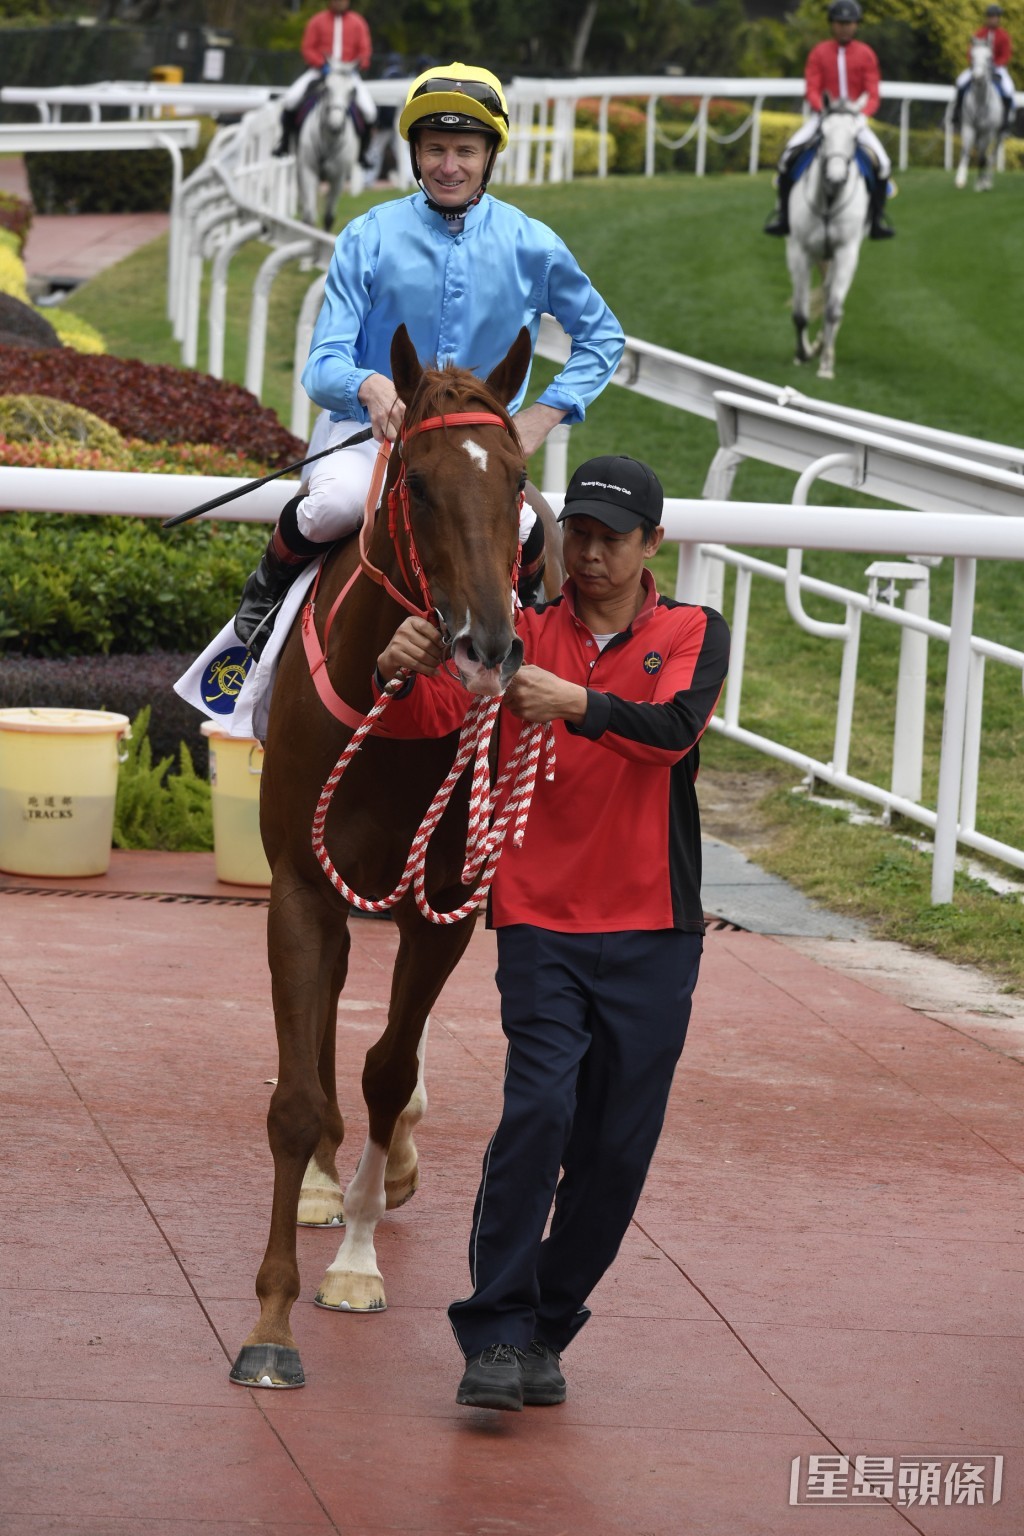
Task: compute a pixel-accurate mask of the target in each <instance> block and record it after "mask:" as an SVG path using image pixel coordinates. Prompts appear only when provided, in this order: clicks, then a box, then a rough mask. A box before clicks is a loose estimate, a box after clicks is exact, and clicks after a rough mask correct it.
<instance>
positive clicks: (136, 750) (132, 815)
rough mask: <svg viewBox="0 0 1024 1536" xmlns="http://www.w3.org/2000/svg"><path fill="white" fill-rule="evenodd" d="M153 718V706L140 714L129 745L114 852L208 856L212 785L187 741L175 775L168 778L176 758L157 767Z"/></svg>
mask: <svg viewBox="0 0 1024 1536" xmlns="http://www.w3.org/2000/svg"><path fill="white" fill-rule="evenodd" d="M149 714H150V712H149V708H148V706H147V707H146V708H145V709H142V710H140V711H139V713H138V714H137V715H136V717H135V719H134V720H133V721H132V733H131V736H130V737H129V738H128V739H127V740H126V741H125V751H126V752H127V758H126V760H125V761H124V762H123V763H122V764H121V768H120V772H119V773H118V776H117V799H116V802H115V805H114V847H115V848H164V849H168V850H170V851H171V852H175V853H203V852H208V851H209V850H210V849H211V848H212V847H213V813H212V809H211V803H210V786H209V784H208V783H207V782H206V781H205V779H201V778H199V776H198V775H197V773H196V771H195V769H194V767H193V766H192V758H191V755H190V753H189V750H188V747H187V746H186V745H185V743H184V742H182V744H181V747H180V748H179V752H178V772H177V773H176V774H170V773H169V769H170V767H171V758H169V757H163V758H160V760H159V761H158V762H155V763H154V761H153V752H152V748H151V747H150V744H149V740H148V736H147V731H148V728H149Z"/></svg>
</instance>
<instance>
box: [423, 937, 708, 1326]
mask: <svg viewBox="0 0 1024 1536" xmlns="http://www.w3.org/2000/svg"><path fill="white" fill-rule="evenodd" d="M702 948H703V941H702V939H701V936H700V935H699V934H694V933H680V932H678V931H676V930H674V929H661V930H657V931H655V932H636V931H629V932H620V933H596V934H576V933H554V932H552V931H551V930H550V929H545V928H534V927H528V926H525V925H519V926H515V927H510V928H499V930H498V972H497V981H498V988H499V991H500V992H501V1023H502V1028H503V1030H504V1032H505V1035H506V1037H507V1039H508V1056H507V1062H506V1069H505V1096H504V1107H503V1109H502V1114H501V1120H500V1122H499V1124H498V1129H497V1130H496V1131H495V1133H494V1135H493V1137H492V1138H491V1142H490V1145H489V1146H488V1148H487V1150H486V1152H485V1154H484V1163H483V1176H482V1178H481V1182H480V1188H479V1190H478V1192H477V1197H476V1205H475V1208H474V1211H473V1226H472V1230H471V1232H470V1240H469V1268H470V1276H471V1279H472V1283H473V1287H474V1289H473V1294H472V1295H471V1296H469V1297H468V1298H467V1299H466V1300H465V1301H456V1302H453V1303H452V1305H451V1306H450V1307H449V1309H448V1316H449V1318H450V1319H451V1324H452V1328H453V1330H454V1333H455V1337H456V1339H457V1340H458V1342H459V1345H460V1347H461V1348H462V1350H463V1353H464V1354H466V1355H474V1354H477V1353H478V1352H479V1351H480V1350H482V1349H486V1348H487V1347H488V1346H489V1345H491V1344H514V1345H515V1346H516V1347H517V1348H519V1349H526V1348H527V1346H528V1345H529V1343H530V1341H531V1340H532V1339H534V1338H540V1339H543V1340H544V1342H545V1343H546V1344H549V1345H550V1346H551V1347H552V1348H553V1349H556V1350H558V1351H561V1350H562V1349H564V1348H565V1346H566V1345H567V1344H568V1343H569V1341H570V1340H571V1339H572V1338H573V1337H574V1336H575V1334H576V1333H578V1331H579V1330H580V1328H582V1327H583V1324H584V1323H585V1322H586V1320H587V1318H588V1317H589V1316H590V1313H589V1311H588V1310H587V1308H586V1306H585V1305H584V1303H585V1301H586V1299H587V1297H588V1296H589V1295H590V1293H591V1291H592V1290H593V1288H594V1286H595V1285H596V1284H597V1282H598V1280H599V1279H600V1278H601V1276H602V1275H603V1274H604V1272H605V1270H606V1269H607V1268H608V1267H609V1265H610V1264H611V1263H612V1261H613V1259H614V1258H615V1255H616V1253H617V1252H618V1250H619V1245H620V1244H621V1242H622V1239H623V1237H624V1236H625V1233H626V1229H627V1227H628V1226H629V1223H630V1221H631V1219H632V1217H633V1213H634V1211H635V1210H636V1206H637V1201H638V1200H639V1198H640V1192H641V1190H642V1188H643V1184H644V1179H645V1178H646V1177H647V1170H648V1167H649V1166H650V1162H651V1158H652V1156H653V1155H654V1149H655V1146H656V1145H657V1141H658V1137H659V1135H660V1133H661V1127H662V1124H663V1122H664V1118H665V1107H666V1104H667V1102H668V1094H669V1089H670V1087H671V1085H672V1075H673V1072H674V1070H675V1066H676V1062H677V1061H678V1060H679V1054H680V1052H681V1051H682V1048H683V1042H684V1040H685V1038H686V1026H687V1024H688V1022H689V1018H690V1004H691V999H692V995H693V990H694V987H695V986H696V984H697V974H698V970H699V967H700V956H701V951H702ZM559 1169H561V1170H562V1177H561V1180H559ZM552 1200H554V1213H553V1215H552V1217H551V1227H550V1231H549V1233H548V1235H547V1237H545V1236H544V1229H545V1226H546V1224H547V1219H548V1215H549V1213H550V1212H551V1204H552Z"/></svg>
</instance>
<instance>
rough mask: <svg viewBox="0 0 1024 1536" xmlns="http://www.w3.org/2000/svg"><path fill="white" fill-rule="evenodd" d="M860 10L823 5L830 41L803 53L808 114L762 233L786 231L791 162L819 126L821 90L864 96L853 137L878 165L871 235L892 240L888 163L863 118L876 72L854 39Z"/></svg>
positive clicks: (851, 4)
mask: <svg viewBox="0 0 1024 1536" xmlns="http://www.w3.org/2000/svg"><path fill="white" fill-rule="evenodd" d="M862 14H863V13H862V11H861V8H860V6H859V5H858V4H857V0H832V4H831V5H830V6H829V8H828V19H829V23H830V25H831V28H832V41H831V42H826V43H818V44H817V46H816V47H814V48H812V49H811V51H810V53H809V55H808V57H807V65H806V68H805V69H804V80H805V81H806V85H807V103H808V105H809V106H810V108H811V114H810V116H809V117H808V118H807V121H806V122H805V123H803V124H802V126H801V127H800V128H798V129H797V131H796V133H794V134H793V136H792V138H791V139H790V140H789V143H788V144H787V145H786V147H785V149H784V150H783V151H782V155H781V158H780V160H779V172H778V177H777V181H776V187H777V190H778V202H777V203H776V206H775V208H774V209H773V210H772V213H771V214H770V215H769V218H768V221H767V223H766V224H765V226H764V232H765V234H766V235H788V234H789V194H790V191H791V189H792V186H793V180H792V174H791V173H792V168H793V162H794V160H795V159H796V156H797V153H798V152H799V150H800V149H802V148H803V146H804V145H805V144H810V143H811V141H812V140H813V139H814V136H815V134H816V133H817V131H818V122H819V118H820V114H821V110H822V97H823V95H824V94H825V93H826V92H827V94H828V96H829V97H830V99H832V100H844V101H856V100H857V98H858V96H866V97H867V101H866V102H865V104H864V118H865V121H864V122H863V123H862V125H861V127H860V129H859V131H858V133H857V142H858V144H860V145H861V146H862V147H863V148H864V149H866V150H867V151H868V152H869V154H870V155H871V156H872V158H873V160H874V162H875V165H876V166H877V174H876V176H875V180H874V184H873V186H872V187H871V239H872V240H891V239H892V237H893V235H894V234H895V233H896V231H895V230H894V229H893V228H892V227H891V226H890V225H889V224H887V223H886V222H885V215H884V209H885V200H886V198H887V196H888V194H889V175H890V172H891V171H892V162H891V161H890V159H889V156H888V155H887V154H886V152H885V150H884V149H883V147H882V144H881V141H880V140H879V138H878V136H877V134H876V133H875V132H874V131H873V129H872V128H871V127H870V126H869V125H868V123H867V121H866V119H867V118H869V117H871V116H873V114H874V113H875V112H877V110H878V83H879V72H878V57H877V55H876V53H875V51H874V49H873V48H869V47H868V45H867V43H859V42H857V41H856V38H855V33H856V31H857V26H858V23H859V22H860V20H861V16H862Z"/></svg>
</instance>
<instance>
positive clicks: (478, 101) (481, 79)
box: [398, 63, 508, 153]
mask: <svg viewBox="0 0 1024 1536" xmlns="http://www.w3.org/2000/svg"><path fill="white" fill-rule="evenodd" d="M427 119H429V121H430V126H431V127H432V128H437V129H441V130H442V131H447V132H451V133H458V132H459V131H460V130H461V131H463V132H466V133H468V132H478V131H479V130H480V129H481V128H483V129H486V130H488V131H489V132H491V133H493V134H495V135H496V137H497V140H498V153H500V152H501V151H502V150H503V149H504V148H505V146H506V144H507V143H508V102H507V101H506V100H505V92H504V91H503V90H502V88H501V82H500V81H499V79H498V77H497V75H492V74H491V72H490V70H489V69H476V68H474V66H473V65H472V64H458V63H456V64H448V65H445V66H442V67H440V68H436V69H425V70H424V71H423V73H422V74H421V75H417V76H416V79H415V80H414V81H413V83H412V85H411V86H410V87H409V94H408V96H407V97H406V99H405V106H404V107H403V108H402V115H401V117H400V118H399V119H398V131H399V133H400V134H401V135H402V138H403V139H406V140H407V139H408V137H409V133H410V131H411V130H412V129H413V128H415V127H416V125H417V123H421V122H424V121H425V120H427Z"/></svg>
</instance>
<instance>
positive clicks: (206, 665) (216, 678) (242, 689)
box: [174, 560, 320, 741]
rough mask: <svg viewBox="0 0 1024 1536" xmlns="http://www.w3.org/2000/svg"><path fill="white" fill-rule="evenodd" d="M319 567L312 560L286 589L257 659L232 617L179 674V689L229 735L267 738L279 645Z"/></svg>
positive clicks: (181, 694)
mask: <svg viewBox="0 0 1024 1536" xmlns="http://www.w3.org/2000/svg"><path fill="white" fill-rule="evenodd" d="M319 569H320V561H319V560H314V561H313V562H312V563H311V564H310V566H309V567H308V569H307V570H304V571H303V572H302V573H301V575H299V576H298V577H297V578H296V580H295V581H294V582H293V583H292V585H291V586H290V587H289V588H288V591H287V592H286V593H285V596H284V601H283V602H282V604H281V607H280V609H279V610H278V613H277V617H276V618H275V620H274V627H273V629H272V630H271V632H270V638H269V640H268V641H267V644H266V647H265V648H264V651H263V655H262V656H261V657H260V659H259V661H257V662H254V661H253V660H252V658H251V657H250V656H249V654H248V652H247V651H246V649H245V646H244V645H243V644H242V642H241V641H240V640H239V638H238V636H237V635H236V634H235V628H234V619H233V618H232V619H230V620H229V621H228V623H227V624H225V626H224V628H223V629H222V630H221V632H220V634H219V635H217V637H216V638H215V639H214V640H212V641H211V642H210V644H209V645H208V646H207V647H206V650H205V651H203V653H202V655H201V656H198V657H197V658H196V660H195V661H194V662H193V663H192V665H191V666H190V667H189V669H188V671H187V672H184V673H183V674H182V675H181V677H179V678H178V681H177V682H176V683H175V684H174V691H175V693H176V694H178V696H179V697H180V698H183V699H184V700H185V701H186V703H189V704H192V705H194V706H195V708H196V709H198V710H201V711H202V713H203V714H204V715H207V716H208V717H209V718H210V719H211V720H216V721H217V722H218V723H219V724H220V725H222V726H223V727H224V729H225V730H226V731H228V733H229V734H230V735H232V736H244V737H255V738H256V740H257V741H265V740H266V735H267V721H268V719H269V718H270V697H271V693H272V691H273V687H274V677H275V676H276V674H277V663H278V661H279V659H280V656H281V650H282V647H283V646H284V642H285V641H286V640H287V638H288V635H289V633H290V631H291V627H292V625H293V624H294V622H295V619H296V616H297V615H298V612H299V609H300V608H301V607H302V604H303V602H304V601H305V597H306V593H307V592H308V591H309V589H310V587H311V585H312V583H313V578H314V577H315V575H316V573H317V571H318V570H319Z"/></svg>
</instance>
